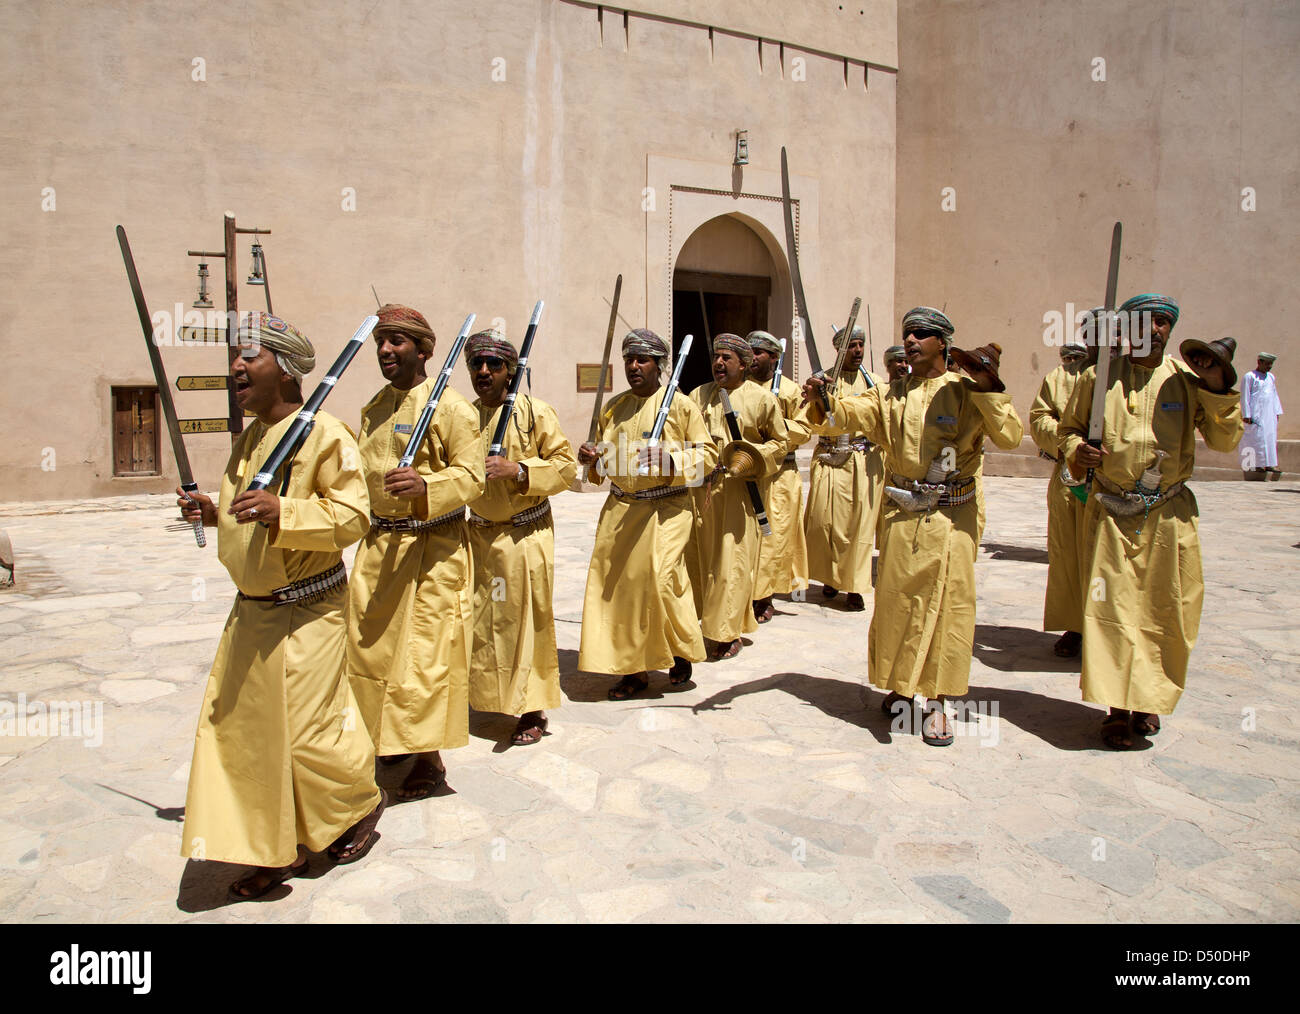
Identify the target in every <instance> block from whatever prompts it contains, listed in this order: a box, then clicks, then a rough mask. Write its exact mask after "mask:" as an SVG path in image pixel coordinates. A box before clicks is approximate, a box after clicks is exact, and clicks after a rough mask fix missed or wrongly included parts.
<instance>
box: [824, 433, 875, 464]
mask: <svg viewBox="0 0 1300 1014" xmlns="http://www.w3.org/2000/svg"><path fill="white" fill-rule="evenodd" d="M875 446H876V445H875V444H873V443H872V442H871V441H870V440H868V439H867V438H866V437H854V438H853V439H852V440H848V441H845V442H844V443H843V444H841V443H838V442H837V441H832V440H829V439H827V438H826V437H818V438H817V451H816V453H815V454H814V455H813V460H815V461H819V462H821V463H822V464H823V465H830V466H832V467H833V468H839V467H840V466H841V465H843V464H844V462H846V461H848V460H849V457H850V456H851V455H853V454H854V453H855V452H856V453H858V454H866V453H867V452H868V451H870V450H874V449H875Z"/></svg>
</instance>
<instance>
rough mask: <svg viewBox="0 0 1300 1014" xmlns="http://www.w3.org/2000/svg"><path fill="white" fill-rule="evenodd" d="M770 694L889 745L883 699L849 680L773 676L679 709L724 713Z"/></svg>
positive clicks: (788, 674)
mask: <svg viewBox="0 0 1300 1014" xmlns="http://www.w3.org/2000/svg"><path fill="white" fill-rule="evenodd" d="M769 690H779V691H780V692H782V693H786V694H789V695H790V696H791V697H795V698H797V699H798V700H801V701H803V702H804V703H805V704H808V705H811V706H812V707H814V708H816V709H817V710H818V711H820V712H822V713H823V714H825V715H828V716H830V717H831V718H838V719H841V720H842V721H845V722H848V723H849V724H850V725H856V726H857V727H858V728H859V729H866V730H867V731H868V732H870V733H871V735H873V736H874V737H875V738H876V741H877V742H880V743H888V742H890V741H891V739H892V737H891V734H890V718H889V716H888V715H886V714H884V712H882V711H881V710H880V707H879V701H880V700H884V697H883V695H882V696H880V697H879V699H876V695H874V694H868V693H867V691H866V688H865V687H863V686H862V684H861V683H857V682H854V681H852V680H837V679H831V678H829V677H826V676H809V675H808V674H807V673H801V672H782V673H776V674H774V675H772V676H764V677H762V678H761V679H756V680H750V681H749V682H747V683H737V684H736V685H735V686H733V687H728V688H727V689H726V690H722V691H719V692H718V693H716V694H714V695H713V696H712V697H706V698H705V699H704V700H702V701H700V702H699V703H697V704H693V705H682V707H690V709H691V710H692V711H693V712H696V713H698V712H701V711H714V710H726V709H727V708H728V706H729V705H730V704H731V703H732V702H733V701H735V700H737V699H739V698H741V697H747V696H749V695H751V694H761V693H766V692H767V691H769ZM864 695H865V696H866V704H865V706H864V703H863V701H864Z"/></svg>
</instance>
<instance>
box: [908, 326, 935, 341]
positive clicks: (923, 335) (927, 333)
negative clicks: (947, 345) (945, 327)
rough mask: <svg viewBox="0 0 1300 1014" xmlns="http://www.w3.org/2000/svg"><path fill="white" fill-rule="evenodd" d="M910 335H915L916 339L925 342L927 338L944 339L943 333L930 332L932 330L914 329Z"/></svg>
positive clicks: (909, 332)
mask: <svg viewBox="0 0 1300 1014" xmlns="http://www.w3.org/2000/svg"><path fill="white" fill-rule="evenodd" d="M908 334H914V335H916V337H918V338H920V339H921V340H922V341H924V340H925V339H926V338H942V337H943V332H942V331H932V330H930V329H928V328H921V327H914V328H912V329H911V330H910V331H908Z"/></svg>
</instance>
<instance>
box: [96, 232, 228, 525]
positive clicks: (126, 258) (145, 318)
mask: <svg viewBox="0 0 1300 1014" xmlns="http://www.w3.org/2000/svg"><path fill="white" fill-rule="evenodd" d="M117 245H118V246H120V247H121V248H122V262H123V263H124V264H125V265H126V277H127V281H129V282H130V283H131V295H132V297H133V298H134V299H135V310H136V313H137V314H139V316H140V327H141V329H142V330H143V331H144V343H145V346H146V347H147V348H148V349H149V365H150V366H152V367H153V379H154V383H156V384H157V385H158V399H159V401H161V402H162V410H163V418H164V419H165V420H166V421H167V436H168V438H169V439H170V440H171V442H172V454H173V455H174V456H175V458H176V471H177V473H178V474H179V476H180V480H181V490H182V491H183V492H184V493H185V497H186V499H188V500H190V501H191V502H194V497H192V496H190V494H191V493H193V492H195V491H197V490H198V488H199V484H198V483H197V482H195V481H194V473H193V472H192V471H190V456H189V454H188V453H186V450H185V438H184V437H182V436H181V426H180V422H179V421H177V419H176V405H175V403H174V402H173V401H172V389H171V387H170V386H168V384H167V371H166V370H164V369H163V361H162V355H161V353H159V351H158V346H157V345H155V344H154V340H153V318H151V317H150V316H149V307H148V306H146V305H145V301H144V290H143V289H141V288H140V276H139V275H138V274H136V270H135V258H134V257H132V256H131V244H130V243H129V242H127V239H126V230H125V229H123V228H122V227H121V226H120V225H119V226H118V227H117ZM178 326H179V323H178ZM194 541H195V542H197V543H198V545H199V548H200V549H202V548H203V547H204V546H206V545H207V544H208V536H207V533H205V532H204V531H203V521H202V519H200V520H198V521H195V522H194Z"/></svg>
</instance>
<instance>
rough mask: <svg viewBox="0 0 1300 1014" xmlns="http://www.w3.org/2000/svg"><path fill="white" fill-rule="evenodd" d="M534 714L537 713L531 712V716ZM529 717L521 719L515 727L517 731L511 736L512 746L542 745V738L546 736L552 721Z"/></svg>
mask: <svg viewBox="0 0 1300 1014" xmlns="http://www.w3.org/2000/svg"><path fill="white" fill-rule="evenodd" d="M532 714H536V712H529V715H532ZM529 715H523V716H521V717H520V719H519V724H518V725H516V726H515V731H514V732H513V733H511V735H510V742H511V744H512V745H514V746H532V745H533V744H534V743H540V742H541V741H542V737H543V736H544V735H546V727H547V726H548V725H550V724H551V720H550V719H549V718H540V719H538V718H529ZM525 719H527V721H525Z"/></svg>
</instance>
